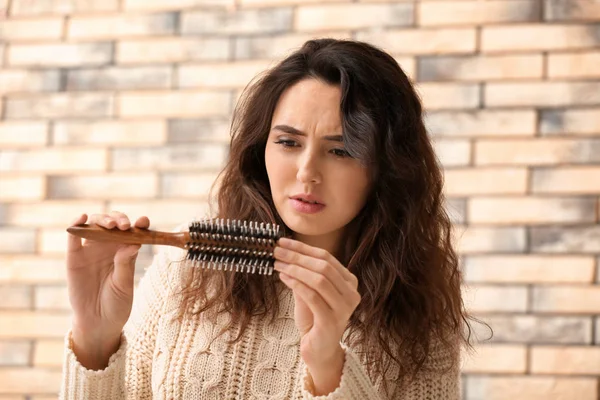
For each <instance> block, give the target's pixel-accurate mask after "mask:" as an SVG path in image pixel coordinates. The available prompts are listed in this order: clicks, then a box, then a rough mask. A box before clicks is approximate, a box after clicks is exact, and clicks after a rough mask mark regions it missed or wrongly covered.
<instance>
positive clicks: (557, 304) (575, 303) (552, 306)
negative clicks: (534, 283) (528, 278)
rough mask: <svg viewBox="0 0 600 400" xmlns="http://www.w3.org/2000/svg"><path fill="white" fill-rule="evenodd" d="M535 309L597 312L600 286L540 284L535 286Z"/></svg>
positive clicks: (533, 296) (579, 312)
mask: <svg viewBox="0 0 600 400" xmlns="http://www.w3.org/2000/svg"><path fill="white" fill-rule="evenodd" d="M532 299H533V310H534V311H535V312H539V313H545V312H548V313H569V314H597V313H598V312H600V286H582V285H579V286H575V285H573V286H566V285H564V286H539V287H534V288H533V293H532Z"/></svg>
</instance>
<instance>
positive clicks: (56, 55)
mask: <svg viewBox="0 0 600 400" xmlns="http://www.w3.org/2000/svg"><path fill="white" fill-rule="evenodd" d="M112 52H113V45H112V44H111V43H101V42H98V43H62V44H18V45H11V46H10V47H9V48H8V58H7V62H8V65H14V66H30V67H46V68H47V67H49V66H61V67H68V66H84V65H88V66H90V65H106V64H108V63H110V62H111V60H112Z"/></svg>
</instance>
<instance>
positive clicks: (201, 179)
mask: <svg viewBox="0 0 600 400" xmlns="http://www.w3.org/2000/svg"><path fill="white" fill-rule="evenodd" d="M216 178H217V175H216V174H214V173H213V174H211V173H204V174H202V173H166V174H161V177H160V196H161V197H163V198H165V197H166V198H169V197H170V198H194V199H207V198H208V192H209V190H210V187H211V185H212V184H213V183H214V182H215V180H216Z"/></svg>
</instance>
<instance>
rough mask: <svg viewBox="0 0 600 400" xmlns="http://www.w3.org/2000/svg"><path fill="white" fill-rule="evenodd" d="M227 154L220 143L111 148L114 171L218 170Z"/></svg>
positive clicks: (224, 147)
mask: <svg viewBox="0 0 600 400" xmlns="http://www.w3.org/2000/svg"><path fill="white" fill-rule="evenodd" d="M226 156H227V146H226V145H224V144H208V143H206V144H201V143H200V144H196V145H189V144H188V145H173V146H164V147H159V148H143V149H134V148H131V149H128V148H121V149H114V150H113V151H112V164H111V167H112V169H113V170H114V171H144V172H145V171H148V170H157V169H158V170H161V171H163V170H170V171H173V170H177V171H181V170H194V171H198V170H210V171H217V170H220V169H221V168H222V167H223V165H224V161H225V159H226Z"/></svg>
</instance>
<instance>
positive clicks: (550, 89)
mask: <svg viewBox="0 0 600 400" xmlns="http://www.w3.org/2000/svg"><path fill="white" fill-rule="evenodd" d="M516 93H518V95H515V94H516ZM484 101H485V104H486V106H488V107H505V106H512V107H514V106H536V107H561V106H574V105H588V104H590V105H593V104H600V82H523V83H489V84H487V85H486V86H485V90H484Z"/></svg>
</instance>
